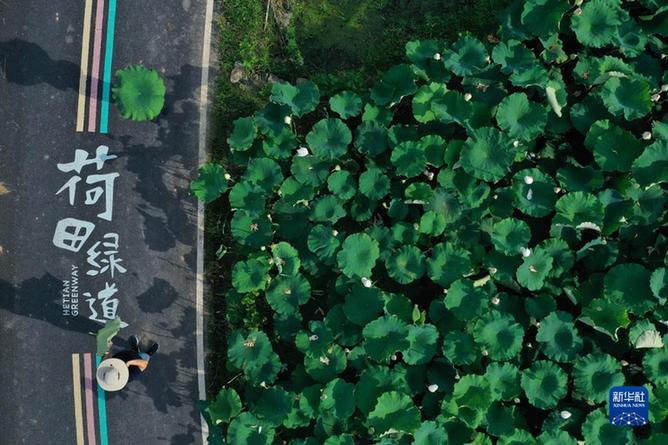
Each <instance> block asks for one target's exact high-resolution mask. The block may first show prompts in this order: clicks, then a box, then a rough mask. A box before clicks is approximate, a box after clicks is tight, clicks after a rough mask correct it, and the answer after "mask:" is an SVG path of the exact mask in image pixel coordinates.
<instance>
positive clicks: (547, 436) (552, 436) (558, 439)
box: [538, 431, 578, 445]
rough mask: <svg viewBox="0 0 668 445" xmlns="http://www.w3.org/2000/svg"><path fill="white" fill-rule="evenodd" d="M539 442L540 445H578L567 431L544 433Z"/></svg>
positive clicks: (539, 437)
mask: <svg viewBox="0 0 668 445" xmlns="http://www.w3.org/2000/svg"><path fill="white" fill-rule="evenodd" d="M538 441H539V443H540V445H578V442H577V441H576V440H575V439H574V438H573V437H571V436H570V435H569V434H568V433H567V432H566V431H543V432H542V433H541V435H540V436H538Z"/></svg>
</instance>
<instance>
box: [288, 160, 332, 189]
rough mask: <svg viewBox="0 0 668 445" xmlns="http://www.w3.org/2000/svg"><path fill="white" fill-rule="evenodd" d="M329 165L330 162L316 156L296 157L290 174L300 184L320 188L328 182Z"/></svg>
mask: <svg viewBox="0 0 668 445" xmlns="http://www.w3.org/2000/svg"><path fill="white" fill-rule="evenodd" d="M329 165H330V164H329V162H327V161H323V160H320V159H318V158H316V157H315V156H303V157H296V158H294V159H293V160H292V165H291V166H290V172H291V173H292V174H293V175H294V177H295V179H296V180H297V181H299V182H300V183H302V184H304V185H310V186H314V187H318V186H320V185H322V184H323V183H324V182H325V181H326V180H327V177H328V176H329Z"/></svg>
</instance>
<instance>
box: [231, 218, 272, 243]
mask: <svg viewBox="0 0 668 445" xmlns="http://www.w3.org/2000/svg"><path fill="white" fill-rule="evenodd" d="M231 227H232V230H231V231H232V237H234V239H235V240H236V241H237V242H239V243H240V244H243V245H245V246H248V247H253V248H257V247H261V246H264V245H267V244H269V243H270V242H271V239H272V237H273V234H272V231H271V222H269V220H268V219H267V217H266V216H258V215H253V214H251V213H249V212H247V211H245V210H237V211H236V212H234V216H232V222H231Z"/></svg>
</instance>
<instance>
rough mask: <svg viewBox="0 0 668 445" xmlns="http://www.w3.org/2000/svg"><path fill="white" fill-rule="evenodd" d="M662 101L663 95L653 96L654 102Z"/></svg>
mask: <svg viewBox="0 0 668 445" xmlns="http://www.w3.org/2000/svg"><path fill="white" fill-rule="evenodd" d="M660 100H661V94H660V93H656V94H652V102H658V101H660Z"/></svg>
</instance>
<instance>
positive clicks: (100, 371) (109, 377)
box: [96, 358, 130, 391]
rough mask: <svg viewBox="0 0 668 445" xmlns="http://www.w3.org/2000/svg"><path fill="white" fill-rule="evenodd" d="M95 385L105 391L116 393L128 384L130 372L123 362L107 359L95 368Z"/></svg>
mask: <svg viewBox="0 0 668 445" xmlns="http://www.w3.org/2000/svg"><path fill="white" fill-rule="evenodd" d="M96 376H97V384H98V385H100V387H101V388H102V389H104V390H105V391H118V390H120V389H123V387H124V386H125V384H126V383H128V377H129V376H130V372H129V371H128V366H127V365H126V364H125V362H124V361H123V360H120V359H117V358H108V359H106V360H104V361H102V363H100V366H98V368H97V373H96Z"/></svg>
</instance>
